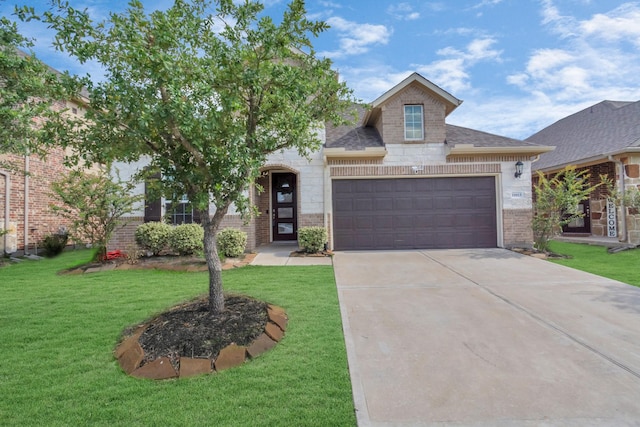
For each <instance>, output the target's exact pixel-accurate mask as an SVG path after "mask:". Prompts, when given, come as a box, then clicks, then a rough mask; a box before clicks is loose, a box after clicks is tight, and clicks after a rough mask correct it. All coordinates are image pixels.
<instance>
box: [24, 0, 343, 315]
mask: <svg viewBox="0 0 640 427" xmlns="http://www.w3.org/2000/svg"><path fill="white" fill-rule="evenodd" d="M263 12H264V10H263V5H262V4H260V3H259V2H256V1H251V0H245V1H243V2H241V3H240V4H238V2H234V1H232V0H219V1H217V2H216V3H211V2H210V1H208V0H176V1H175V3H174V4H173V6H171V7H170V8H168V9H167V10H157V11H153V12H151V13H147V12H146V11H145V10H144V8H143V6H142V4H141V3H140V1H138V0H132V1H130V3H129V5H128V8H127V9H126V11H125V12H123V13H112V14H110V15H109V17H108V19H106V20H105V21H103V22H94V21H93V20H92V19H91V17H90V15H89V13H88V11H86V10H84V11H80V10H76V9H73V8H72V7H71V6H69V4H68V3H66V2H63V1H55V2H54V7H53V8H52V9H50V10H49V11H47V12H46V13H44V14H43V15H42V16H40V17H39V16H37V15H35V13H34V12H33V10H32V9H30V8H27V7H25V8H23V9H22V10H21V16H22V17H23V18H24V19H34V18H37V19H42V20H43V21H44V22H46V23H47V24H49V25H50V26H51V27H52V28H53V29H54V30H55V31H56V33H57V34H56V37H55V42H54V44H55V46H56V48H57V49H60V50H63V51H66V52H68V53H69V54H70V55H72V56H73V57H76V58H77V59H78V60H80V61H81V62H85V61H89V60H94V61H96V62H97V63H99V64H100V65H102V67H103V69H104V72H105V77H104V80H102V81H98V82H95V81H92V80H91V79H90V78H89V77H88V76H84V77H82V78H79V77H76V78H68V79H65V86H66V87H67V89H68V90H69V91H70V95H71V96H74V95H75V94H77V92H78V91H79V90H81V88H85V89H86V90H87V91H88V93H89V103H90V104H89V106H88V109H87V114H86V116H85V118H84V119H83V121H76V122H70V120H71V119H70V118H66V119H65V120H64V121H63V120H58V121H50V122H49V123H48V126H47V130H48V131H49V132H51V137H52V138H54V137H55V141H56V142H57V143H61V144H63V145H66V146H71V147H73V148H74V150H75V152H76V153H77V154H78V156H79V157H81V158H83V159H84V160H85V161H89V162H104V163H110V162H111V161H113V160H120V161H135V160H138V159H141V158H145V159H148V160H149V165H150V167H149V168H147V171H148V172H149V173H157V172H160V173H161V176H162V178H161V179H160V181H159V182H158V187H159V188H160V190H161V192H162V193H163V195H164V196H165V197H168V198H171V197H174V195H182V194H186V195H188V197H189V200H190V201H191V202H192V203H193V204H194V206H195V208H196V209H198V210H200V211H201V212H202V213H203V214H202V215H201V217H202V218H203V226H204V228H205V254H206V257H207V261H208V264H209V272H210V305H211V310H212V311H219V310H221V309H222V307H223V302H222V293H221V283H222V282H221V277H220V270H221V266H220V260H219V259H218V255H217V253H216V247H215V244H216V240H215V239H216V237H215V235H216V232H217V230H218V227H219V225H220V222H221V221H222V218H223V217H224V215H225V214H226V212H227V210H228V209H229V206H230V205H231V204H235V206H236V207H237V208H238V209H239V210H240V211H241V212H243V213H247V212H248V211H249V210H250V209H249V208H250V207H249V205H248V198H247V196H246V194H247V193H246V189H247V188H248V186H249V185H250V184H251V183H252V182H254V180H255V178H256V177H257V176H258V174H259V169H260V167H261V166H262V165H263V164H264V162H265V160H266V158H267V156H268V155H269V154H270V153H273V152H277V151H279V150H283V149H289V148H293V149H296V150H297V151H298V152H299V153H300V154H301V155H303V156H305V155H308V154H309V153H310V152H312V151H314V150H317V149H319V148H320V146H321V143H322V141H321V140H320V138H319V134H318V132H317V130H318V129H319V128H320V127H321V126H323V125H324V122H325V121H333V122H334V123H336V124H338V123H342V122H344V118H343V116H344V114H343V113H344V111H345V110H346V109H347V108H348V107H349V106H350V104H351V100H352V99H351V91H350V90H349V89H348V88H347V87H346V85H345V84H344V83H342V82H340V81H339V79H338V77H337V75H336V74H335V73H334V72H333V70H332V69H331V63H330V61H329V60H328V59H322V58H318V57H317V56H316V53H315V51H314V49H313V45H312V43H311V38H312V37H316V36H318V35H319V34H320V33H321V32H322V31H324V30H326V29H327V28H328V27H327V25H326V24H325V23H323V22H316V21H312V20H309V19H308V18H307V17H306V10H305V4H304V1H303V0H292V1H291V3H290V4H289V5H288V7H287V9H286V11H285V12H284V14H283V16H282V18H281V20H280V21H279V22H276V21H275V20H274V19H273V18H272V17H270V16H267V15H265V14H264V13H263ZM210 202H213V204H214V205H215V210H214V212H212V213H210V214H211V216H210V215H209V212H208V208H209V203H210Z"/></svg>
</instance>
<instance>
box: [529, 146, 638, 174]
mask: <svg viewBox="0 0 640 427" xmlns="http://www.w3.org/2000/svg"><path fill="white" fill-rule="evenodd" d="M625 153H640V147H628V148H625V149H622V150H617V151H612V152H611V153H606V154H600V155H597V156H593V157H587V158H585V159H578V160H574V161H571V162H566V163H562V164H560V165H554V166H549V167H546V168H542V169H537V170H539V171H540V172H542V173H553V172H556V171H561V170H562V169H564V168H566V167H567V166H577V165H580V166H591V165H593V164H596V163H599V162H601V161H603V160H608V161H614V160H611V158H612V157H613V156H619V155H621V154H625Z"/></svg>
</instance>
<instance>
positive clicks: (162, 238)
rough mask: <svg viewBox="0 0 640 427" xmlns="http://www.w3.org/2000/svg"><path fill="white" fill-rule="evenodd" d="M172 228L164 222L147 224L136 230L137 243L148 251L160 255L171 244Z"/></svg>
mask: <svg viewBox="0 0 640 427" xmlns="http://www.w3.org/2000/svg"><path fill="white" fill-rule="evenodd" d="M172 229H173V227H171V226H170V225H169V224H165V223H164V222H147V223H145V224H141V225H139V226H138V227H137V228H136V243H137V244H138V245H140V247H141V248H142V249H144V250H146V251H150V252H153V254H154V255H158V254H159V253H160V251H162V250H163V249H165V248H166V247H167V245H168V244H169V235H170V234H171V230H172Z"/></svg>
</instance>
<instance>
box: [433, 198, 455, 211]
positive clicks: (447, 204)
mask: <svg viewBox="0 0 640 427" xmlns="http://www.w3.org/2000/svg"><path fill="white" fill-rule="evenodd" d="M433 208H434V209H436V210H444V209H453V197H451V196H440V197H438V196H436V197H434V198H433Z"/></svg>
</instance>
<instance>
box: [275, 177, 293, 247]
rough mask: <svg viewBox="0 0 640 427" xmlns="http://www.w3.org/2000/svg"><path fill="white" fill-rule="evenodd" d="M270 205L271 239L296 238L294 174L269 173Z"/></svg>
mask: <svg viewBox="0 0 640 427" xmlns="http://www.w3.org/2000/svg"><path fill="white" fill-rule="evenodd" d="M271 206H272V211H271V219H272V227H273V240H296V239H297V238H298V233H297V232H298V220H297V219H298V218H297V217H298V213H297V200H296V175H295V174H292V173H274V174H272V175H271Z"/></svg>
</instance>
